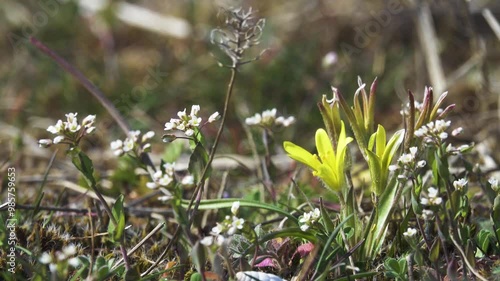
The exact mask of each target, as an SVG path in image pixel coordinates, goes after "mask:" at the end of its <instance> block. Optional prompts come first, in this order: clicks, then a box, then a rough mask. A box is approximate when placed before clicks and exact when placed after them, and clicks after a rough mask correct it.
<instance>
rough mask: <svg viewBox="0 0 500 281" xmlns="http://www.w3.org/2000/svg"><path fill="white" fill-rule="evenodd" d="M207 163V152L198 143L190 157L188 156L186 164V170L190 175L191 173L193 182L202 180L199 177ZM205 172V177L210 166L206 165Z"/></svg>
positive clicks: (208, 173) (208, 172)
mask: <svg viewBox="0 0 500 281" xmlns="http://www.w3.org/2000/svg"><path fill="white" fill-rule="evenodd" d="M207 164H208V153H207V151H206V150H205V148H204V147H203V145H201V144H198V145H196V147H195V148H194V150H193V153H192V154H191V157H189V166H188V171H189V173H190V174H191V175H193V177H194V179H195V182H199V181H201V180H203V179H202V178H201V176H202V173H203V170H204V169H205V167H206V166H207ZM208 169H209V170H208V171H207V174H206V175H205V177H208V176H209V175H210V169H211V167H208Z"/></svg>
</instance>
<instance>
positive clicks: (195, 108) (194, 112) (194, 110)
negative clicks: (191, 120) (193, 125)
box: [190, 105, 200, 117]
mask: <svg viewBox="0 0 500 281" xmlns="http://www.w3.org/2000/svg"><path fill="white" fill-rule="evenodd" d="M199 111H200V106H199V105H193V106H191V114H190V115H191V117H194V116H196V115H198V112H199Z"/></svg>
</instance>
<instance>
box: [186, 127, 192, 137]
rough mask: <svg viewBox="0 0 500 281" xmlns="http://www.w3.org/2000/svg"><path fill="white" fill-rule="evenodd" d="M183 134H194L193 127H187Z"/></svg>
mask: <svg viewBox="0 0 500 281" xmlns="http://www.w3.org/2000/svg"><path fill="white" fill-rule="evenodd" d="M184 134H185V135H186V136H188V137H191V136H192V135H194V130H193V129H187V130H186V131H185V132H184Z"/></svg>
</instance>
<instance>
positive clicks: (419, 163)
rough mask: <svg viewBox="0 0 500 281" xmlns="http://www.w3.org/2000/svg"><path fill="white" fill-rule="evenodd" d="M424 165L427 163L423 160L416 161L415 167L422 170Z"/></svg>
mask: <svg viewBox="0 0 500 281" xmlns="http://www.w3.org/2000/svg"><path fill="white" fill-rule="evenodd" d="M425 164H427V162H425V160H420V161H418V163H417V166H418V167H419V168H423V167H425Z"/></svg>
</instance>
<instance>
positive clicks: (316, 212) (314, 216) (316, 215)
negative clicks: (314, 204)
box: [311, 208, 321, 220]
mask: <svg viewBox="0 0 500 281" xmlns="http://www.w3.org/2000/svg"><path fill="white" fill-rule="evenodd" d="M320 216H321V213H320V211H319V209H318V208H314V211H312V212H311V218H312V219H313V220H317V219H319V218H320Z"/></svg>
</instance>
